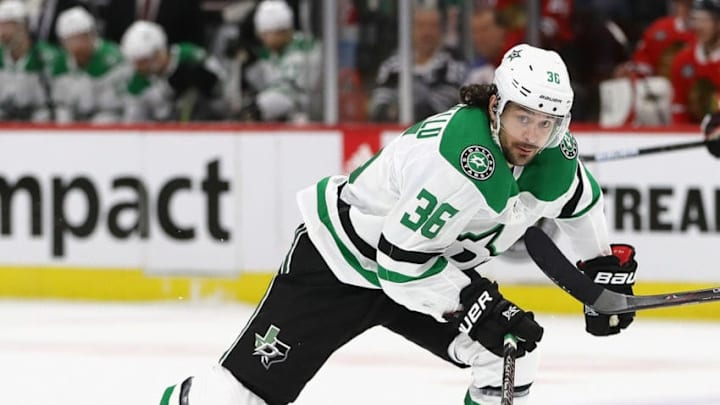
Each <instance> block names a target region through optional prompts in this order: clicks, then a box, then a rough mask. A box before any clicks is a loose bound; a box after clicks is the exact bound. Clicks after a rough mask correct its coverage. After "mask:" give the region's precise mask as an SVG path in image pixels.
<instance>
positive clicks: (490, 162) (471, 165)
mask: <svg viewBox="0 0 720 405" xmlns="http://www.w3.org/2000/svg"><path fill="white" fill-rule="evenodd" d="M460 167H462V169H463V172H465V174H467V175H468V176H470V177H472V178H473V179H476V180H486V179H487V178H489V177H490V176H492V174H493V172H494V171H495V158H494V157H493V155H492V153H491V152H490V151H489V150H488V149H487V148H484V147H482V146H479V145H472V146H468V147H467V148H465V150H463V152H462V154H461V155H460Z"/></svg>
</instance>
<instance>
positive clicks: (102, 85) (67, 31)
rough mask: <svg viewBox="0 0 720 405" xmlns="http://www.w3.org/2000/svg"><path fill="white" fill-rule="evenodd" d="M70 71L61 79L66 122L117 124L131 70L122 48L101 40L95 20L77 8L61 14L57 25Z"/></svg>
mask: <svg viewBox="0 0 720 405" xmlns="http://www.w3.org/2000/svg"><path fill="white" fill-rule="evenodd" d="M56 31H57V37H58V38H59V39H60V41H61V43H62V46H63V48H64V50H65V55H66V59H67V61H68V69H69V72H68V74H66V75H63V76H62V78H61V79H59V80H58V94H57V99H58V100H61V101H60V104H62V106H63V107H64V108H65V110H64V112H65V113H67V117H63V118H61V119H62V120H64V121H91V122H96V123H102V122H105V123H107V122H116V121H119V120H120V119H121V118H122V108H123V103H122V98H123V96H124V95H125V87H126V86H127V82H128V80H129V78H130V73H131V69H130V66H129V65H128V64H125V63H123V58H122V53H121V52H120V48H119V47H118V46H117V45H116V44H114V43H112V42H109V41H105V40H104V39H102V38H100V37H98V35H97V32H96V30H95V19H94V18H93V17H92V15H90V13H88V12H87V10H85V9H84V8H82V7H80V6H77V7H73V8H71V9H68V10H66V11H64V12H62V13H61V14H60V16H59V17H58V20H57V25H56Z"/></svg>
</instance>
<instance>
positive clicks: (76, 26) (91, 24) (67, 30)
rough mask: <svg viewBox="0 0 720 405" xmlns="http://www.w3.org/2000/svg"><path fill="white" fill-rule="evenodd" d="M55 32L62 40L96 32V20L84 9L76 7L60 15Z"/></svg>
mask: <svg viewBox="0 0 720 405" xmlns="http://www.w3.org/2000/svg"><path fill="white" fill-rule="evenodd" d="M55 32H56V34H57V36H58V37H59V38H61V39H65V38H67V37H71V36H73V35H78V34H87V33H91V32H95V19H94V18H93V16H92V15H90V13H88V11H87V10H85V9H84V8H83V7H80V6H76V7H73V8H71V9H68V10H65V11H63V12H62V13H60V15H59V16H58V19H57V25H56V26H55Z"/></svg>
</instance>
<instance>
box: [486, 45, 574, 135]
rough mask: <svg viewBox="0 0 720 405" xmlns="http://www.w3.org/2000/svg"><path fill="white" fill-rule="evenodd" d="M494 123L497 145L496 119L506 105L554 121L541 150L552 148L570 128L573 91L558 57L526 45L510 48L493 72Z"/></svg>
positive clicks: (497, 124)
mask: <svg viewBox="0 0 720 405" xmlns="http://www.w3.org/2000/svg"><path fill="white" fill-rule="evenodd" d="M493 84H495V86H496V87H497V97H498V104H497V111H495V113H496V114H497V119H496V120H495V125H492V126H491V129H492V134H493V139H494V140H495V142H497V144H498V145H499V144H500V139H499V133H500V116H501V115H502V112H503V110H504V109H505V106H506V105H507V103H508V102H509V101H512V102H513V103H516V104H519V105H521V106H523V107H525V108H528V109H530V110H533V111H537V112H540V113H543V114H547V115H549V116H552V117H554V118H555V126H554V128H553V130H552V133H551V135H550V138H549V139H548V142H547V144H546V145H545V146H544V147H545V148H554V147H556V146H558V145H559V144H560V141H561V140H562V137H563V136H564V135H565V132H567V130H568V127H569V126H570V108H571V107H572V103H573V90H572V87H571V86H570V76H569V75H568V71H567V68H566V67H565V63H564V62H563V60H562V58H560V55H558V54H557V53H556V52H554V51H546V50H544V49H540V48H536V47H534V46H530V45H527V44H520V45H517V46H514V47H513V48H511V49H510V50H509V51H507V52H506V53H505V56H503V59H502V62H501V63H500V66H498V68H497V69H495V78H494V79H493Z"/></svg>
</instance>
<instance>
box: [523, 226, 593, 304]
mask: <svg viewBox="0 0 720 405" xmlns="http://www.w3.org/2000/svg"><path fill="white" fill-rule="evenodd" d="M524 239H525V246H526V248H527V252H528V254H529V255H530V257H531V258H532V260H533V261H534V262H535V264H536V265H537V266H538V267H539V268H540V270H541V271H542V272H543V273H545V275H546V276H547V277H548V278H549V279H550V280H552V282H553V283H555V284H556V285H557V286H558V287H560V288H562V289H563V290H565V291H566V292H567V293H568V294H570V295H572V296H573V297H574V298H575V299H576V300H578V301H580V302H582V303H583V304H586V305H588V306H590V307H593V308H594V309H596V310H597V308H595V304H596V303H597V302H598V300H599V299H600V296H601V295H602V294H603V292H604V291H605V289H604V288H602V287H600V286H598V285H596V284H595V283H593V282H592V280H590V279H589V278H587V277H586V276H585V275H584V274H582V273H581V272H580V271H579V270H578V269H577V268H576V267H575V266H574V265H573V264H572V263H570V261H568V259H567V258H566V257H565V255H564V254H563V253H562V252H561V251H560V249H558V247H557V246H556V245H555V242H553V241H552V239H550V237H549V236H547V235H546V234H545V232H543V231H542V229H540V228H538V227H536V226H531V227H530V228H528V229H527V231H526V232H525V237H524Z"/></svg>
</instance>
